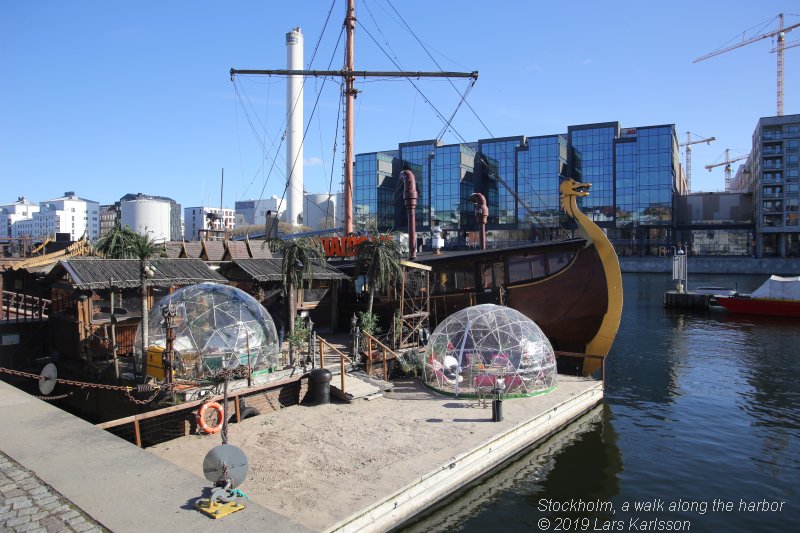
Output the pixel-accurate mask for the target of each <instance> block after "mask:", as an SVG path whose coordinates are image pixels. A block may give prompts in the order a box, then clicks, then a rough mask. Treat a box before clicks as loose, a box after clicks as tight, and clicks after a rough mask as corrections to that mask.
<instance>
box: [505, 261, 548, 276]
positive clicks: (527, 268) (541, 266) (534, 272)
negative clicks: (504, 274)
mask: <svg viewBox="0 0 800 533" xmlns="http://www.w3.org/2000/svg"><path fill="white" fill-rule="evenodd" d="M545 275H546V270H545V258H544V255H514V256H511V257H509V258H508V281H509V282H510V283H514V282H516V281H527V280H532V279H539V278H543V277H544V276H545Z"/></svg>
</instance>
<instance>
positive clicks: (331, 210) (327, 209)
mask: <svg viewBox="0 0 800 533" xmlns="http://www.w3.org/2000/svg"><path fill="white" fill-rule="evenodd" d="M305 198H306V200H305V202H304V203H303V224H305V225H306V226H309V227H310V228H312V229H333V228H335V227H336V195H334V194H328V193H308V194H306V196H305ZM326 218H327V219H328V227H327V228H325V227H323V226H325V219H326Z"/></svg>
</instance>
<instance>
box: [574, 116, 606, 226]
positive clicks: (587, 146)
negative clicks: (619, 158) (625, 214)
mask: <svg viewBox="0 0 800 533" xmlns="http://www.w3.org/2000/svg"><path fill="white" fill-rule="evenodd" d="M568 133H569V143H570V145H571V146H572V147H573V148H574V149H575V151H576V152H578V154H579V159H580V168H579V170H578V165H575V167H576V172H575V173H573V176H574V177H575V178H576V179H577V180H578V181H585V182H589V183H591V184H592V191H591V194H590V195H589V196H587V197H585V198H584V199H583V205H582V207H583V210H584V212H585V213H586V215H587V216H588V217H589V218H591V219H592V220H594V221H595V222H596V223H597V224H598V225H599V226H602V227H613V225H614V139H616V138H617V137H618V135H619V123H617V122H608V123H604V124H588V125H585V126H570V127H569V128H568Z"/></svg>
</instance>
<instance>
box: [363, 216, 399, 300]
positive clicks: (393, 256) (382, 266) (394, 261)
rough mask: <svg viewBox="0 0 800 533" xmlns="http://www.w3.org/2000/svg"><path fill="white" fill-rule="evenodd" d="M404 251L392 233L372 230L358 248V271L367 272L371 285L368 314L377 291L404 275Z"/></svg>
mask: <svg viewBox="0 0 800 533" xmlns="http://www.w3.org/2000/svg"><path fill="white" fill-rule="evenodd" d="M404 251H405V247H404V246H403V245H402V244H401V243H400V242H399V241H397V240H395V239H394V237H393V236H392V235H391V234H386V233H384V234H379V233H378V232H371V233H370V236H369V238H368V239H367V240H365V241H363V242H362V243H361V244H359V245H358V247H357V248H356V263H357V266H358V272H365V275H366V277H367V285H368V286H369V304H368V305H367V313H368V314H370V315H371V314H372V303H373V301H374V300H375V292H376V291H378V290H386V289H388V288H389V287H391V286H392V285H393V284H394V282H395V281H396V280H397V279H398V278H400V277H402V275H403V269H402V268H401V267H400V260H401V259H402V258H403V252H404Z"/></svg>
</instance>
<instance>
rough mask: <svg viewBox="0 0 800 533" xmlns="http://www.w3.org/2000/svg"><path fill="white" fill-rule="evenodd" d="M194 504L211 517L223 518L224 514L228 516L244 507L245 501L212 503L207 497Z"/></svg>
mask: <svg viewBox="0 0 800 533" xmlns="http://www.w3.org/2000/svg"><path fill="white" fill-rule="evenodd" d="M194 506H195V508H196V509H197V510H198V511H200V512H201V513H203V514H204V515H207V516H210V517H211V518H214V519H217V518H222V517H223V516H228V515H229V514H232V513H235V512H236V511H241V510H242V509H244V504H243V503H236V502H228V503H220V502H214V503H211V502H210V501H209V500H208V499H206V498H203V499H201V500H198V502H197V503H196V504H195V505H194Z"/></svg>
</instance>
